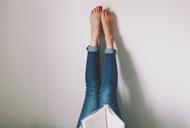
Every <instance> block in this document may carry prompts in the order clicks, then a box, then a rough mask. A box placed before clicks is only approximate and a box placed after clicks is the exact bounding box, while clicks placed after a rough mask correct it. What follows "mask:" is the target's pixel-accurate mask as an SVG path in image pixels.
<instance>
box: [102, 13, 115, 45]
mask: <svg viewBox="0 0 190 128" xmlns="http://www.w3.org/2000/svg"><path fill="white" fill-rule="evenodd" d="M101 21H102V27H103V30H104V34H105V41H106V48H113V47H114V45H113V41H114V34H113V16H112V13H111V12H110V11H108V10H103V11H102V15H101Z"/></svg>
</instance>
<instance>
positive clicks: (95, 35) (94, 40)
mask: <svg viewBox="0 0 190 128" xmlns="http://www.w3.org/2000/svg"><path fill="white" fill-rule="evenodd" d="M101 13H102V6H97V7H96V8H94V9H93V10H92V11H91V13H90V23H91V46H97V45H98V41H99V37H100V27H101Z"/></svg>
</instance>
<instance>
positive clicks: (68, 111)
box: [0, 0, 190, 128]
mask: <svg viewBox="0 0 190 128" xmlns="http://www.w3.org/2000/svg"><path fill="white" fill-rule="evenodd" d="M100 3H101V4H103V5H104V6H106V7H110V9H111V10H112V11H113V12H114V13H115V14H116V16H117V23H116V24H117V25H116V29H115V31H116V45H117V48H118V52H117V53H118V54H117V57H118V58H117V59H118V68H119V102H120V108H121V111H122V114H123V117H124V119H125V121H126V122H127V125H128V126H129V128H189V127H190V122H189V119H190V93H189V90H190V66H189V65H190V56H189V55H190V1H188V0H117V1H116V0H102V1H96V0H80V1H79V0H68V1H64V0H0V128H74V127H75V126H76V123H77V120H78V116H79V113H80V110H81V107H82V102H83V98H84V92H85V87H84V86H85V83H84V69H85V62H86V50H85V48H86V46H87V45H88V44H89V41H90V24H89V12H90V9H91V8H92V7H94V6H95V5H98V4H100Z"/></svg>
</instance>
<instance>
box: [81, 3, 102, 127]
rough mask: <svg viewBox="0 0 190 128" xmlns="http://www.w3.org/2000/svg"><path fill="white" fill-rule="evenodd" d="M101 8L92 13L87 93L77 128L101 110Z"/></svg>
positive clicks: (87, 66)
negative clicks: (99, 42) (99, 96)
mask: <svg viewBox="0 0 190 128" xmlns="http://www.w3.org/2000/svg"><path fill="white" fill-rule="evenodd" d="M100 18H101V7H100V6H98V7H96V8H95V9H94V10H93V11H92V12H91V29H92V33H91V34H92V37H91V45H90V46H88V47H87V50H88V54H87V62H86V73H85V80H86V93H85V99H84V103H83V106H82V111H81V114H80V117H79V120H78V123H77V128H79V127H80V125H81V121H82V119H84V118H85V117H86V116H88V115H89V114H91V113H92V112H94V111H95V110H97V109H98V108H99V102H98V94H99V86H100V62H99V47H98V40H99V35H100V25H101V20H100Z"/></svg>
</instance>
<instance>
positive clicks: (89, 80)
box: [77, 46, 121, 128]
mask: <svg viewBox="0 0 190 128" xmlns="http://www.w3.org/2000/svg"><path fill="white" fill-rule="evenodd" d="M86 49H87V51H88V53H87V61H86V72H85V80H86V92H85V98H84V102H83V106H82V110H81V113H80V117H79V120H78V123H77V128H79V127H80V125H81V121H82V119H83V118H85V117H87V116H88V115H90V114H91V113H92V112H94V111H96V110H97V109H98V108H100V107H102V106H103V105H104V104H108V105H109V106H110V107H111V108H112V109H113V111H114V112H115V113H116V114H117V115H118V116H119V117H120V118H121V114H120V111H119V107H118V102H117V82H118V73H117V63H116V50H115V49H105V52H104V62H103V69H102V78H101V75H100V73H101V72H100V61H99V47H91V46H88V47H87V48H86Z"/></svg>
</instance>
